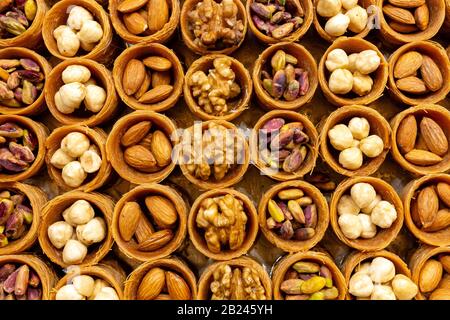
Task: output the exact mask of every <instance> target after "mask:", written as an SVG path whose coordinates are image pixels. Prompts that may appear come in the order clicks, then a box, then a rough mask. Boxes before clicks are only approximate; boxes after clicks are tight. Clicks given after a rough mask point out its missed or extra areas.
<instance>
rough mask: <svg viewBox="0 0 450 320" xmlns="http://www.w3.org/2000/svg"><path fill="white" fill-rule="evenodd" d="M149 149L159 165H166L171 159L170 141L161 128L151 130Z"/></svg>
mask: <svg viewBox="0 0 450 320" xmlns="http://www.w3.org/2000/svg"><path fill="white" fill-rule="evenodd" d="M150 150H151V152H152V154H153V156H154V157H155V159H156V162H157V163H158V166H160V167H165V166H167V165H168V164H169V163H170V161H171V160H172V143H171V142H170V140H169V138H167V136H166V134H165V133H164V132H162V131H161V130H156V131H155V132H153V135H152V142H151V145H150Z"/></svg>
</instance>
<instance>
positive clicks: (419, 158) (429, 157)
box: [405, 149, 442, 167]
mask: <svg viewBox="0 0 450 320" xmlns="http://www.w3.org/2000/svg"><path fill="white" fill-rule="evenodd" d="M405 159H406V160H408V161H409V162H411V163H412V164H415V165H417V166H423V167H426V166H432V165H435V164H437V163H439V162H441V161H442V158H441V157H439V156H438V155H437V154H435V153H433V152H429V151H425V150H419V149H412V150H411V151H410V152H408V153H407V154H405Z"/></svg>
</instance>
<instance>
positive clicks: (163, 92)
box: [138, 85, 173, 103]
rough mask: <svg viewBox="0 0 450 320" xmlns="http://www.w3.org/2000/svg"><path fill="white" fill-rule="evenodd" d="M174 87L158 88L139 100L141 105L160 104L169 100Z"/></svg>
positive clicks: (162, 86) (164, 86)
mask: <svg viewBox="0 0 450 320" xmlns="http://www.w3.org/2000/svg"><path fill="white" fill-rule="evenodd" d="M172 90H173V87H172V86H170V85H161V86H157V87H155V88H153V89H151V90H149V91H147V92H146V93H145V94H144V95H143V96H142V97H140V98H139V99H138V101H139V102H140V103H158V102H160V101H162V100H164V99H167V98H168V97H169V96H170V94H171V93H172Z"/></svg>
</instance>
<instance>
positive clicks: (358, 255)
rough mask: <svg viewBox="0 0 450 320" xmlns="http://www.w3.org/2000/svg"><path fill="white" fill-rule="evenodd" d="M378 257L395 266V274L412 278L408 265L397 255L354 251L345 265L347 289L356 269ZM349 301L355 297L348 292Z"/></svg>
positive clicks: (383, 251) (387, 252)
mask: <svg viewBox="0 0 450 320" xmlns="http://www.w3.org/2000/svg"><path fill="white" fill-rule="evenodd" d="M376 257H383V258H386V259H388V260H390V261H392V263H393V264H394V266H395V274H403V275H405V276H407V277H408V278H411V271H409V269H408V266H407V264H406V263H405V262H404V261H403V260H402V259H401V258H400V257H399V256H398V255H396V254H394V253H392V252H389V251H386V250H380V251H370V252H359V251H354V252H353V253H351V254H349V255H348V256H347V258H346V259H345V261H344V264H343V272H342V273H343V275H344V277H345V282H346V283H347V288H348V285H349V282H350V278H351V276H352V275H353V272H354V271H355V269H356V267H358V266H359V265H360V264H362V263H364V262H365V260H372V259H374V258H376ZM347 299H354V297H353V296H352V295H351V294H350V293H349V292H348V291H347Z"/></svg>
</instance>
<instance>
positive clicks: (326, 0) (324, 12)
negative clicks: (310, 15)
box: [316, 0, 342, 18]
mask: <svg viewBox="0 0 450 320" xmlns="http://www.w3.org/2000/svg"><path fill="white" fill-rule="evenodd" d="M341 7H342V4H341V0H319V1H318V2H317V7H316V10H317V13H318V14H319V15H320V16H321V17H326V18H331V17H334V16H335V15H337V14H338V13H339V12H341Z"/></svg>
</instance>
